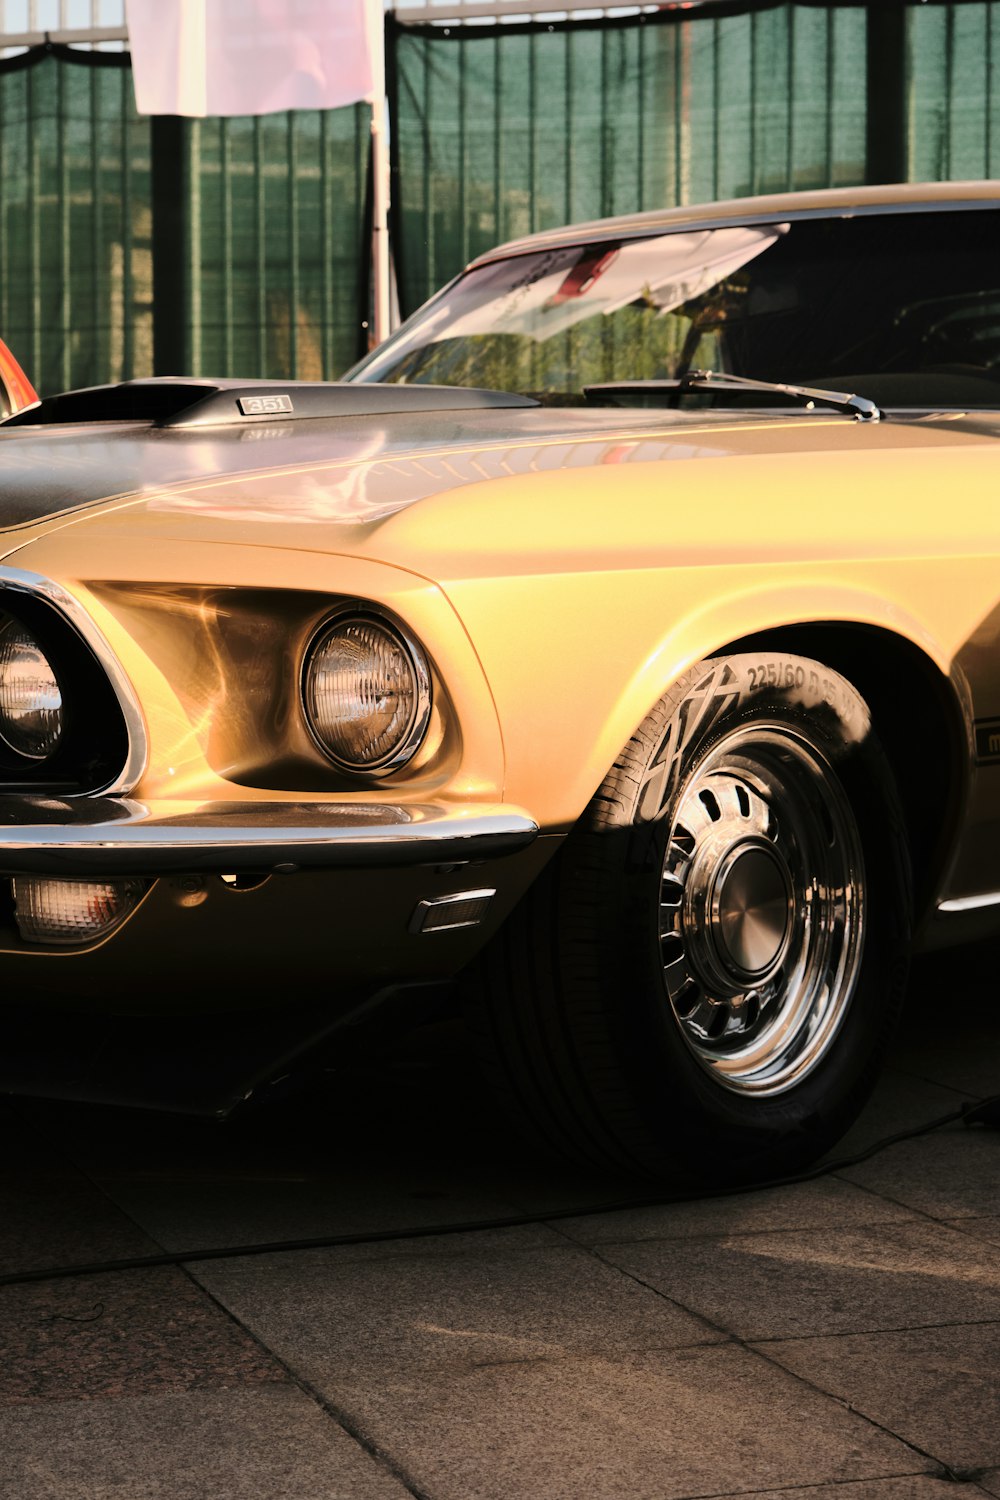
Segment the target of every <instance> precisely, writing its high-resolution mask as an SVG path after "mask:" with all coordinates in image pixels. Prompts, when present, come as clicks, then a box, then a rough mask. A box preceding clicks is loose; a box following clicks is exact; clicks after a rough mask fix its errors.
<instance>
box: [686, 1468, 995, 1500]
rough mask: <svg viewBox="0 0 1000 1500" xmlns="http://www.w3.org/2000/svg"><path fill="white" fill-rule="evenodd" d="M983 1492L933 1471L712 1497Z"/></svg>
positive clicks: (901, 1497)
mask: <svg viewBox="0 0 1000 1500" xmlns="http://www.w3.org/2000/svg"><path fill="white" fill-rule="evenodd" d="M983 1493H984V1491H983V1490H981V1489H979V1488H978V1487H977V1485H976V1484H975V1483H974V1482H972V1481H970V1482H969V1483H968V1484H962V1483H957V1484H956V1482H955V1481H954V1480H952V1479H937V1478H935V1476H934V1475H933V1474H905V1475H901V1476H900V1477H899V1478H897V1479H862V1480H859V1481H858V1483H856V1484H853V1483H848V1484H820V1485H813V1484H811V1485H809V1486H808V1487H807V1488H806V1489H792V1490H786V1489H781V1490H754V1491H753V1493H752V1494H748V1493H747V1491H746V1490H732V1491H730V1493H729V1494H728V1495H713V1496H712V1500H976V1497H977V1496H981V1495H982V1494H983Z"/></svg>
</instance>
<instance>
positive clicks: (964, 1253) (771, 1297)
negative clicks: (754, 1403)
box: [601, 1220, 1000, 1339]
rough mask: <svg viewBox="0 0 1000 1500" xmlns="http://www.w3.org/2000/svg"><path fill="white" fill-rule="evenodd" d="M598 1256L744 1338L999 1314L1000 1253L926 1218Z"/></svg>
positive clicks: (663, 1243) (641, 1246)
mask: <svg viewBox="0 0 1000 1500" xmlns="http://www.w3.org/2000/svg"><path fill="white" fill-rule="evenodd" d="M601 1255H602V1257H603V1258H604V1259H606V1260H608V1261H609V1262H610V1263H611V1264H612V1265H616V1266H620V1267H621V1268H622V1269H623V1270H626V1271H628V1272H630V1273H631V1274H633V1275H635V1276H638V1277H639V1278H640V1279H641V1280H642V1281H643V1282H644V1283H645V1284H646V1285H648V1286H653V1287H655V1288H656V1289H657V1290H658V1291H661V1292H663V1293H664V1294H665V1295H666V1296H668V1297H670V1298H672V1299H673V1300H674V1301H675V1302H677V1303H679V1304H680V1305H681V1306H683V1307H687V1308H689V1309H691V1310H692V1311H694V1312H698V1313H701V1314H702V1315H703V1316H704V1317H707V1318H708V1319H710V1320H711V1322H712V1323H713V1324H717V1325H718V1326H720V1327H722V1328H725V1329H727V1330H728V1331H729V1332H731V1333H733V1334H736V1335H737V1336H739V1337H741V1338H748V1339H760V1338H789V1337H796V1336H807V1335H811V1334H824V1333H850V1332H858V1333H860V1332H868V1331H874V1330H876V1329H887V1328H909V1327H914V1326H917V1325H924V1324H936V1323H964V1322H968V1323H972V1322H982V1321H984V1320H986V1319H1000V1256H998V1255H997V1253H996V1252H995V1251H994V1249H993V1248H992V1246H990V1245H987V1244H986V1243H985V1242H976V1241H974V1240H972V1239H971V1238H970V1237H968V1236H966V1235H961V1234H957V1233H955V1231H954V1230H951V1229H948V1228H946V1227H945V1226H943V1225H936V1224H927V1223H925V1222H923V1221H919V1220H918V1221H914V1222H912V1223H902V1224H883V1225H879V1226H877V1227H875V1228H872V1229H831V1230H810V1231H808V1232H805V1233H800V1232H798V1231H794V1232H791V1233H788V1234H758V1235H732V1236H727V1237H724V1238H723V1237H719V1238H716V1239H711V1240H694V1241H690V1242H684V1241H679V1240H657V1241H652V1240H650V1241H645V1242H641V1243H634V1244H629V1245H605V1246H602V1248H601Z"/></svg>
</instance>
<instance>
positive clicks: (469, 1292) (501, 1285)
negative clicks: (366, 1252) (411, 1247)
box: [194, 1248, 722, 1382]
mask: <svg viewBox="0 0 1000 1500" xmlns="http://www.w3.org/2000/svg"><path fill="white" fill-rule="evenodd" d="M194 1274H195V1275H196V1276H197V1277H198V1279H199V1280H200V1281H201V1282H202V1283H203V1285H205V1286H207V1287H208V1288H209V1289H210V1290H211V1291H212V1293H213V1295H214V1296H216V1297H218V1298H219V1300H220V1301H221V1302H222V1303H223V1304H224V1305H225V1306H226V1307H228V1308H230V1310H231V1311H233V1312H234V1313H235V1314H236V1316H237V1317H238V1318H239V1319H240V1321H241V1322H242V1323H243V1324H245V1326H246V1327H248V1328H250V1329H252V1330H253V1332H254V1333H255V1334H257V1336H258V1337H259V1338H261V1339H263V1340H264V1342H265V1343H266V1344H267V1346H268V1347H269V1348H271V1349H274V1350H275V1351H276V1352H277V1353H278V1354H280V1355H281V1357H282V1358H283V1359H286V1360H287V1361H288V1362H289V1364H290V1365H291V1366H292V1367H293V1368H294V1369H295V1371H296V1373H298V1374H300V1375H305V1376H306V1378H307V1379H309V1380H310V1381H317V1380H321V1379H324V1378H326V1377H328V1376H330V1375H331V1374H337V1375H341V1376H342V1375H344V1374H349V1375H350V1376H351V1377H352V1378H356V1379H358V1380H359V1381H364V1380H371V1381H376V1382H377V1381H380V1380H382V1379H384V1378H389V1377H391V1376H394V1375H395V1374H397V1373H398V1372H400V1371H412V1370H424V1369H439V1368H448V1367H459V1368H462V1369H467V1368H469V1367H470V1366H472V1365H475V1364H481V1363H484V1362H488V1361H494V1360H530V1359H539V1358H541V1357H542V1356H544V1355H564V1354H570V1353H577V1354H582V1353H598V1352H610V1351H614V1350H630V1349H651V1348H658V1347H678V1346H681V1345H692V1344H701V1343H708V1342H718V1341H719V1339H720V1337H722V1336H721V1335H719V1334H717V1333H716V1332H715V1331H714V1330H711V1329H708V1328H706V1326H705V1325H704V1324H703V1323H702V1322H701V1320H700V1319H697V1318H693V1317H691V1316H690V1315H689V1314H688V1313H685V1312H682V1311H681V1310H680V1309H679V1308H676V1307H674V1306H672V1305H671V1304H670V1303H669V1302H667V1301H666V1300H665V1299H664V1298H662V1297H659V1296H657V1294H656V1293H655V1292H652V1291H650V1290H649V1289H648V1288H646V1287H641V1286H639V1285H638V1284H637V1283H636V1282H635V1281H633V1280H631V1279H630V1278H629V1277H626V1276H622V1275H620V1274H619V1273H618V1272H617V1271H614V1270H612V1269H611V1268H610V1267H608V1266H605V1265H602V1264H601V1263H600V1262H599V1261H596V1260H595V1259H594V1258H593V1257H592V1256H590V1255H587V1254H585V1253H584V1252H582V1251H578V1250H574V1249H570V1248H563V1249H559V1250H524V1251H521V1252H519V1253H517V1254H516V1255H505V1256H502V1255H496V1254H494V1255H488V1254H477V1255H469V1256H428V1257H417V1256H413V1257H407V1258H403V1257H392V1258H389V1259H387V1260H376V1259H372V1260H370V1261H369V1262H367V1263H363V1264H358V1263H356V1262H352V1261H343V1260H341V1259H339V1258H338V1252H331V1253H330V1254H328V1255H327V1256H326V1258H325V1259H323V1260H321V1261H313V1262H311V1263H309V1264H302V1263H298V1260H297V1257H289V1258H286V1260H285V1261H284V1263H283V1264H281V1265H272V1266H271V1267H267V1268H263V1269H262V1270H261V1271H260V1272H259V1274H256V1275H254V1274H252V1273H250V1272H248V1271H247V1270H246V1269H244V1270H242V1271H241V1272H231V1271H230V1270H229V1269H228V1267H226V1266H223V1265H219V1264H217V1263H216V1264H212V1265H209V1266H201V1267H196V1268H194Z"/></svg>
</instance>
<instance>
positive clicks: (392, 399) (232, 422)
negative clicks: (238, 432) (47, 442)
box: [0, 377, 538, 428]
mask: <svg viewBox="0 0 1000 1500" xmlns="http://www.w3.org/2000/svg"><path fill="white" fill-rule="evenodd" d="M537 405H538V402H537V401H534V400H533V399H532V398H531V397H530V396H518V395H515V394H513V393H512V392H509V391H487V390H476V389H473V388H465V387H462V386H447V385H376V384H361V383H358V384H352V383H349V382H347V381H324V382H322V383H320V382H316V383H310V382H307V381H295V380H289V381H284V382H279V381H274V380H186V379H181V378H175V377H164V378H160V379H156V380H127V381H123V382H122V383H121V384H119V385H95V386H90V387H88V388H87V389H85V390H80V391H66V392H64V393H63V394H62V395H59V396H46V398H45V400H44V401H40V402H38V404H37V405H36V406H30V407H27V408H26V409H25V410H24V411H20V412H17V413H16V415H14V416H13V417H8V418H7V420H6V421H5V422H0V428H9V427H37V426H49V425H52V424H55V423H65V422H149V423H152V425H153V426H155V427H170V428H177V427H238V426H245V425H247V424H250V423H253V422H288V421H294V420H295V419H296V418H300V419H301V418H313V419H316V418H318V419H320V420H322V419H324V418H326V419H329V418H330V417H356V416H381V415H383V414H384V415H389V414H390V413H393V412H395V413H401V412H410V413H413V414H416V413H418V412H425V411H426V412H430V411H475V410H487V409H498V408H500V409H502V408H507V407H518V406H537Z"/></svg>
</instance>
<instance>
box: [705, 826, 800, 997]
mask: <svg viewBox="0 0 1000 1500" xmlns="http://www.w3.org/2000/svg"><path fill="white" fill-rule="evenodd" d="M715 885H716V892H715V896H714V900H713V902H712V908H711V911H712V922H713V924H714V927H715V930H716V935H717V937H716V940H717V943H718V946H719V948H720V951H721V953H722V955H723V957H724V959H725V960H726V961H728V963H729V965H730V966H731V968H732V969H733V972H734V973H736V974H740V973H742V974H745V975H746V977H747V979H755V978H757V977H758V976H760V975H763V974H765V973H766V972H767V971H768V970H769V969H771V968H773V967H774V965H775V963H776V962H777V961H778V959H779V957H780V955H781V954H782V953H783V952H784V948H785V939H786V938H787V936H788V925H789V916H790V911H789V905H790V900H791V890H790V887H789V880H788V874H787V871H786V870H785V868H784V864H783V863H782V861H780V860H779V859H778V858H777V857H776V855H775V854H774V853H772V851H771V850H770V849H768V848H766V847H765V846H763V845H756V844H751V845H750V846H748V847H746V848H742V849H737V850H736V851H735V853H734V854H732V855H731V856H730V857H729V859H728V860H727V861H726V863H725V865H724V866H723V869H722V870H721V871H720V873H719V877H718V879H717V880H716V882H715Z"/></svg>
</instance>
